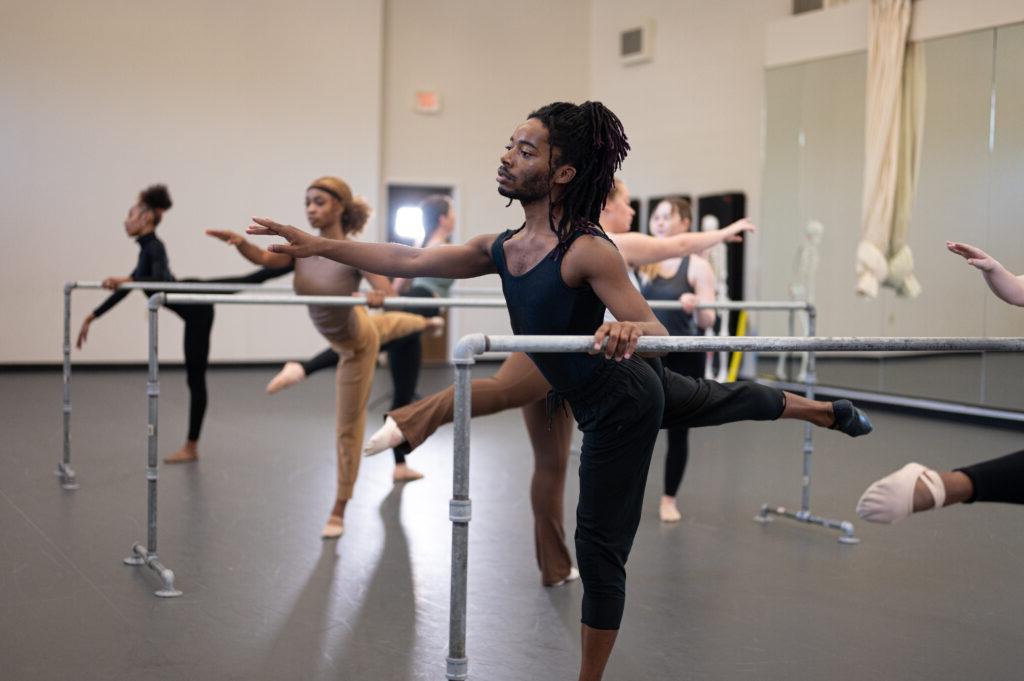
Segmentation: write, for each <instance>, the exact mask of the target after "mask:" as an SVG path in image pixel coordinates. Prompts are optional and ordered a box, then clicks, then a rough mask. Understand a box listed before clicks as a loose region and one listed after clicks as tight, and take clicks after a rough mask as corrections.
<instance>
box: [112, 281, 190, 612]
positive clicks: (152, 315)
mask: <svg viewBox="0 0 1024 681" xmlns="http://www.w3.org/2000/svg"><path fill="white" fill-rule="evenodd" d="M165 297H166V294H164V293H154V294H153V295H152V296H151V297H150V299H149V303H148V305H147V309H148V311H149V376H148V380H147V381H146V399H147V401H148V403H149V423H148V427H147V431H146V441H147V445H148V447H147V458H146V504H147V514H146V521H147V522H146V525H147V528H146V546H145V548H143V547H142V545H141V544H139V543H138V542H135V543H134V544H132V550H131V553H130V554H129V555H128V557H127V558H125V559H124V563H125V564H126V565H145V566H146V567H148V568H149V569H150V570H152V571H153V572H155V573H156V574H157V576H158V577H159V578H160V581H161V582H162V586H161V587H160V588H159V589H157V590H156V591H154V592H153V593H154V594H156V595H157V596H160V597H161V598H174V597H176V596H180V595H181V591H179V590H178V589H176V588H174V572H172V571H171V570H170V569H169V568H166V567H164V566H163V564H161V563H160V559H159V558H158V557H157V544H156V539H157V536H156V529H157V522H156V520H157V518H156V502H157V496H156V493H157V478H158V475H157V473H158V471H157V446H158V438H157V425H158V423H157V422H158V419H159V416H160V405H159V400H160V375H159V371H160V366H159V359H158V357H159V353H158V347H157V344H158V340H159V325H158V313H159V311H160V306H161V305H162V304H163V302H164V299H165Z"/></svg>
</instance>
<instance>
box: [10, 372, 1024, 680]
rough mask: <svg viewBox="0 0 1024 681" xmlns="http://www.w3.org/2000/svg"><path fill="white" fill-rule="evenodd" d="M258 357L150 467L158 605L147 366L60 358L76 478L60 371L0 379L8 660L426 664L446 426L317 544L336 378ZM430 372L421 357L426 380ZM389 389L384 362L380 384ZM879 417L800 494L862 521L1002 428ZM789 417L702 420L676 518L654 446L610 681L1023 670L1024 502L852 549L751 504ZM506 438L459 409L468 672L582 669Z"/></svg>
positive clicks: (513, 424) (223, 376)
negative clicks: (760, 518)
mask: <svg viewBox="0 0 1024 681" xmlns="http://www.w3.org/2000/svg"><path fill="white" fill-rule="evenodd" d="M493 369H494V365H488V364H483V365H481V366H480V367H479V368H478V369H476V370H475V371H476V374H477V375H486V374H487V373H489V372H491V371H493ZM272 373H273V372H272V370H254V369H239V370H234V369H214V370H212V371H211V372H210V377H209V380H210V395H211V398H210V411H209V414H208V420H207V426H206V432H205V434H204V439H203V442H202V445H203V449H202V451H201V460H200V461H199V463H198V464H196V465H189V466H174V467H166V466H165V467H162V468H161V470H160V485H161V486H160V532H161V534H160V559H161V561H162V562H164V563H165V564H166V565H168V566H170V567H171V568H173V570H174V572H175V585H176V587H177V588H179V589H181V591H183V592H184V593H183V595H182V596H181V597H180V598H173V599H166V600H165V599H156V598H154V597H153V595H152V593H153V591H154V589H156V588H157V587H159V586H160V582H159V580H158V579H156V577H155V576H154V575H153V574H152V572H151V571H150V570H147V569H146V568H128V567H125V566H124V565H122V564H121V559H122V558H123V557H124V556H125V553H126V551H127V549H128V548H129V547H130V546H131V544H132V542H134V541H138V540H141V539H143V538H144V537H145V531H146V528H145V488H144V486H143V485H141V484H140V483H139V481H140V478H141V477H143V475H144V472H145V471H144V464H145V462H144V460H143V456H142V451H141V450H142V445H141V442H142V440H143V433H140V424H144V423H145V417H146V411H145V410H146V405H145V403H144V401H143V400H140V399H139V395H140V392H141V390H142V388H141V386H143V385H144V384H145V373H144V372H143V371H141V370H140V371H138V372H137V373H136V374H132V375H127V376H126V375H122V374H120V373H114V374H112V373H105V372H90V371H89V370H87V369H84V368H83V369H80V370H78V371H77V373H76V378H75V381H76V403H75V405H76V406H75V447H76V450H75V451H76V461H81V463H82V469H81V472H80V478H81V479H80V482H81V483H82V487H81V489H79V490H78V491H77V492H74V493H72V494H68V493H65V492H63V491H62V490H61V489H60V486H59V485H57V484H55V482H54V477H53V459H54V456H53V454H54V453H55V452H58V451H59V450H60V444H61V442H60V428H59V420H58V419H56V418H55V417H54V409H53V404H54V395H59V393H60V376H59V375H58V374H54V373H53V372H41V373H38V374H33V373H18V374H0V423H2V427H0V433H2V441H0V578H2V580H0V584H2V585H3V586H2V588H0V660H2V661H3V664H4V671H3V674H2V676H3V678H4V679H5V681H6V680H8V679H10V680H11V681H22V680H27V679H59V678H74V679H79V680H82V679H84V680H88V679H97V680H99V679H110V678H133V679H144V680H149V679H153V680H156V679H160V680H164V681H166V680H172V681H177V680H181V681H185V680H186V679H188V680H192V679H197V680H201V681H205V680H210V681H213V680H215V679H216V680H221V679H267V680H270V679H274V680H277V679H284V678H301V679H323V680H325V681H326V680H327V679H331V680H334V679H339V678H377V679H396V680H403V681H404V680H405V679H413V680H420V679H423V680H426V679H432V680H433V679H441V678H444V674H445V669H446V660H445V655H446V647H447V636H448V589H449V571H448V568H449V563H448V561H449V552H450V544H449V539H450V535H449V533H450V526H451V525H450V522H449V521H448V500H449V498H450V496H451V477H450V476H451V463H450V461H451V435H452V431H451V428H446V429H444V430H442V431H441V432H440V433H439V435H438V436H437V437H436V438H434V440H432V441H430V442H429V443H428V444H427V445H425V447H424V448H423V449H422V450H421V451H419V452H417V453H415V454H414V455H413V456H412V457H411V459H410V464H411V465H413V466H415V467H417V468H419V469H421V470H423V471H424V472H425V473H426V474H427V478H426V479H425V480H422V481H419V482H415V483H411V484H407V485H405V486H404V487H394V486H393V485H392V484H391V481H390V469H391V463H390V461H389V460H388V457H387V456H386V455H382V456H378V457H374V458H371V459H367V460H364V461H363V467H362V469H361V471H360V481H359V485H358V487H357V490H356V498H355V500H354V501H353V502H352V506H351V510H350V512H349V514H348V517H347V519H346V533H345V535H344V537H342V539H341V540H339V541H338V542H335V543H324V542H322V541H321V540H320V539H319V530H320V528H321V527H322V525H323V522H324V520H325V519H326V514H327V511H328V509H329V505H330V500H331V497H332V494H333V485H334V482H333V473H334V452H333V445H332V438H333V430H334V422H333V419H334V415H333V412H334V406H333V405H334V401H333V389H334V384H333V376H332V375H330V373H329V372H327V373H324V374H321V375H319V376H315V377H314V378H313V379H311V380H310V381H308V382H307V383H306V384H303V385H300V386H297V387H295V388H291V389H289V390H287V391H285V392H283V393H281V394H279V395H275V396H273V397H266V396H265V395H264V394H263V392H262V391H263V387H264V385H265V383H266V381H267V380H269V378H270V376H271V375H272ZM450 380H451V371H450V370H449V369H437V370H433V369H431V370H427V371H426V372H425V376H424V380H423V385H422V388H421V389H422V390H423V391H424V392H427V391H431V390H433V389H436V388H439V387H441V386H443V385H445V384H447V382H449V381H450ZM950 380H956V377H955V376H954V377H950ZM184 383H185V378H184V373H183V372H182V371H180V370H175V369H168V370H166V371H165V372H162V374H161V391H162V394H161V398H162V399H161V421H160V428H161V429H160V434H161V438H160V439H161V455H163V454H165V453H167V452H169V451H172V450H173V449H174V448H176V447H177V446H178V445H179V444H180V442H179V439H180V438H179V435H180V436H181V437H183V436H184V429H185V419H186V409H187V405H186V392H185V385H184ZM386 384H387V374H386V372H381V374H380V375H379V376H378V378H377V384H376V386H375V389H374V393H373V398H377V397H379V396H381V395H382V394H383V393H384V392H386V389H387V385H386ZM125 385H128V386H130V388H129V389H125V387H124V386H125ZM871 415H872V418H873V419H874V422H875V426H876V432H875V434H873V435H871V436H869V437H867V438H861V439H857V440H851V439H849V438H845V437H843V436H840V435H838V434H835V433H829V432H821V433H819V434H816V439H815V468H814V476H815V487H814V496H813V499H812V508H813V510H814V512H815V513H818V514H820V515H827V516H830V517H841V518H851V519H854V517H853V516H852V506H853V504H854V502H855V501H856V498H857V496H858V495H859V494H860V492H861V491H863V488H864V487H865V486H867V484H868V483H870V482H871V481H872V480H874V479H875V478H877V477H880V476H881V475H884V474H885V473H888V472H889V471H890V470H892V469H894V468H896V467H897V466H898V465H901V464H902V463H903V462H904V461H906V460H908V459H910V458H917V459H919V460H922V461H926V462H927V463H929V464H930V465H933V466H936V467H942V466H947V467H948V466H952V465H955V464H960V463H964V462H968V461H973V460H979V459H983V458H989V457H990V456H994V455H997V454H1001V453H1004V452H1009V451H1014V450H1016V449H1020V447H1021V444H1020V440H1021V438H1020V434H1019V433H1017V432H1012V431H1008V430H1004V429H986V428H982V427H978V426H973V425H963V424H958V423H946V422H943V421H941V420H937V419H918V418H914V417H909V416H903V415H894V414H887V413H885V412H882V411H873V412H872V414H871ZM379 420H380V414H379V412H377V413H374V414H372V415H371V417H370V424H371V426H373V425H376V424H377V423H379ZM801 433H802V430H801V427H800V426H799V425H798V424H795V423H784V424H739V425H736V426H731V427H727V428H719V429H716V430H703V431H694V432H693V433H692V436H691V437H692V440H691V442H692V446H691V463H690V467H689V469H688V471H687V477H686V480H685V481H684V483H683V488H682V494H681V498H680V507H681V510H682V513H683V516H684V517H683V520H682V522H680V523H677V524H674V525H662V524H661V523H660V522H659V521H658V520H657V504H658V497H659V495H660V493H661V489H660V479H661V473H662V464H663V456H664V442H663V440H662V441H661V442H659V445H658V448H657V450H656V453H655V459H654V465H653V466H652V469H651V475H650V480H649V483H648V490H647V497H646V501H645V503H646V506H645V517H644V519H643V522H642V524H641V528H640V531H639V533H638V536H637V541H636V545H635V549H634V555H633V557H632V559H631V560H630V564H629V573H630V582H629V594H628V603H627V610H626V617H625V621H624V624H623V630H622V632H621V634H620V637H619V642H618V644H617V645H616V648H615V652H614V654H613V656H612V660H611V663H610V666H609V670H608V674H607V678H609V679H627V680H632V679H645V678H672V679H677V678H693V679H733V678H752V679H753V678H756V679H759V680H760V679H767V680H771V681H775V680H778V681H793V680H794V679H809V678H828V679H839V680H843V681H845V680H850V681H853V680H858V681H859V680H860V679H863V678H883V677H884V678H894V679H895V678H899V679H922V680H923V679H931V678H934V679H940V678H956V677H968V676H970V677H971V678H985V679H997V680H1000V679H1015V678H1018V676H1019V664H1018V660H1019V650H1020V647H1021V643H1022V639H1024V635H1022V634H1021V633H1020V626H1019V613H1020V612H1021V611H1022V610H1024V591H1022V590H1021V589H1020V588H1019V573H1020V568H1019V566H1020V557H1021V556H1024V511H1022V510H1021V509H1019V508H1012V507H998V506H991V507H982V506H975V507H972V508H967V507H965V508H958V509H947V510H946V511H944V512H941V513H929V514H923V515H922V516H920V517H915V518H912V519H911V520H909V521H907V522H906V523H904V524H901V525H897V526H895V527H879V526H873V525H870V524H868V523H864V522H857V536H858V537H860V538H861V540H862V543H861V544H860V545H859V546H857V547H856V548H854V549H852V550H851V547H845V546H841V545H839V544H838V543H837V542H836V537H835V535H836V533H835V532H830V531H826V530H823V529H821V528H812V527H807V526H805V525H803V524H801V523H795V522H791V521H782V520H778V521H776V522H774V523H772V524H770V525H768V526H760V525H757V524H755V523H753V522H751V516H752V515H753V514H754V513H756V512H757V510H758V509H759V508H760V505H761V503H762V502H765V501H769V502H771V503H772V504H773V505H776V504H777V505H784V506H786V507H787V508H797V507H798V506H799V487H798V477H799V472H800V463H801V462H800V456H801V455H800V442H801ZM525 441H526V438H525V433H524V431H523V429H522V425H521V420H520V417H519V414H518V413H515V412H512V413H507V414H502V415H498V416H493V417H490V418H487V419H483V420H477V421H476V422H474V424H473V464H472V466H473V482H472V498H473V522H472V525H471V529H470V566H469V587H470V590H469V624H468V632H469V634H468V654H469V670H468V672H469V679H471V680H480V681H484V680H486V681H513V680H514V681H520V680H521V679H524V678H536V679H569V680H570V681H571V679H574V678H575V673H576V664H577V659H578V638H579V631H578V626H579V625H578V620H579V599H580V593H581V588H580V585H579V583H578V582H576V583H573V584H570V585H569V586H567V587H562V588H559V589H556V590H545V589H542V588H541V587H540V585H539V577H538V574H537V571H536V569H535V567H534V562H533V539H532V521H531V514H530V505H529V498H528V496H527V492H528V485H529V477H530V472H531V469H532V459H531V456H530V452H529V450H528V449H527V448H526V446H525ZM575 469H576V462H575V460H573V461H572V462H570V470H569V476H568V483H567V490H566V497H567V499H569V500H574V499H575V496H576V481H575ZM573 528H574V522H573V515H572V506H571V503H570V505H569V508H568V509H567V528H566V529H567V532H568V533H569V535H570V536H571V534H572V531H573Z"/></svg>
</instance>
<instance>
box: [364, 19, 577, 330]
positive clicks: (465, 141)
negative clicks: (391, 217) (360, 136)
mask: <svg viewBox="0 0 1024 681" xmlns="http://www.w3.org/2000/svg"><path fill="white" fill-rule="evenodd" d="M590 4H591V3H590V2H589V0H566V1H564V2H549V1H546V0H524V2H520V3H518V4H517V5H516V9H515V11H514V12H510V11H508V7H507V6H506V5H504V4H501V3H497V2H463V1H460V0H440V1H437V2H429V3H424V2H418V1H417V0H389V2H388V3H387V12H386V39H385V42H386V46H385V67H384V69H385V90H384V135H383V140H384V142H383V152H382V155H383V168H384V172H383V181H384V182H385V183H387V182H394V183H405V184H440V185H450V186H453V187H454V188H455V203H456V206H455V207H456V211H457V218H458V224H457V226H456V232H455V240H456V241H460V242H462V241H467V240H468V239H470V238H472V237H474V236H477V235H479V234H493V233H497V232H500V231H502V230H504V229H506V228H509V227H518V226H519V222H520V221H521V220H522V211H521V210H520V209H519V207H518V205H514V206H512V207H509V208H506V207H505V204H506V199H503V198H502V197H501V196H499V195H498V192H497V184H496V182H495V176H496V171H497V168H498V165H499V157H500V155H501V154H502V152H503V148H504V145H505V143H506V141H507V140H508V138H509V136H510V135H511V134H512V131H513V130H514V128H515V126H516V125H518V124H519V123H521V122H523V121H524V120H525V119H526V116H527V115H528V114H529V113H530V111H532V110H533V109H536V108H537V107H539V106H542V105H544V104H547V103H549V102H552V101H557V100H567V101H577V102H578V101H583V100H585V99H587V95H588V88H587V77H588V73H589V72H588V64H589V59H588V31H587V27H588V25H589V19H588V17H589V11H590ZM566 27H574V28H573V29H572V30H567V28H566ZM424 89H426V90H432V91H436V92H438V93H439V94H440V99H441V110H440V112H439V113H437V114H430V115H424V114H422V113H417V112H416V111H415V110H414V103H415V102H414V96H415V93H416V92H417V91H419V90H424ZM382 195H383V194H382ZM381 235H383V232H381ZM466 285H468V286H472V287H484V288H494V289H495V290H496V291H497V290H498V289H499V287H500V284H499V283H498V279H497V277H496V276H493V277H486V278H482V279H479V280H475V281H472V282H467V283H466ZM451 320H452V322H451V329H450V330H449V333H448V337H449V340H450V341H452V342H453V341H455V340H458V338H460V337H461V336H462V335H464V334H466V333H470V332H474V331H488V332H492V333H508V332H509V326H508V315H507V313H506V312H505V310H504V309H495V310H485V309H474V310H473V311H472V312H471V313H466V312H464V311H459V310H457V309H456V310H453V311H452V316H451Z"/></svg>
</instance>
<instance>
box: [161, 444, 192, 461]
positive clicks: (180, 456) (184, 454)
mask: <svg viewBox="0 0 1024 681" xmlns="http://www.w3.org/2000/svg"><path fill="white" fill-rule="evenodd" d="M194 461H199V452H197V451H196V450H195V448H193V447H189V446H188V445H185V446H184V447H182V448H181V449H179V450H178V451H176V452H174V453H173V454H171V455H169V456H167V457H164V463H169V464H176V463H192V462H194Z"/></svg>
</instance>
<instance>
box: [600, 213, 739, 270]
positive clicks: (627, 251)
mask: <svg viewBox="0 0 1024 681" xmlns="http://www.w3.org/2000/svg"><path fill="white" fill-rule="evenodd" d="M756 229H757V228H756V227H755V226H754V223H753V222H751V221H750V220H747V219H746V218H743V219H742V220H737V221H736V222H734V223H732V224H731V225H729V226H728V227H725V228H723V229H716V230H714V231H711V232H684V233H683V234H676V235H675V236H670V237H665V238H663V239H660V238H658V237H654V236H650V235H649V234H640V233H639V232H623V233H621V234H611V233H609V234H608V238H610V239H611V240H612V242H613V243H614V244H615V245H616V246H618V248H619V252H620V253H622V258H623V259H624V260H625V261H626V262H627V263H628V264H629V266H630V267H639V266H640V265H646V264H648V263H652V262H661V261H662V260H668V259H669V258H682V257H684V256H687V255H691V254H693V253H700V252H701V251H706V250H707V249H709V248H711V247H712V246H714V245H716V244H719V243H722V242H726V243H734V242H738V241H743V234H744V233H745V232H753V231H756Z"/></svg>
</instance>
